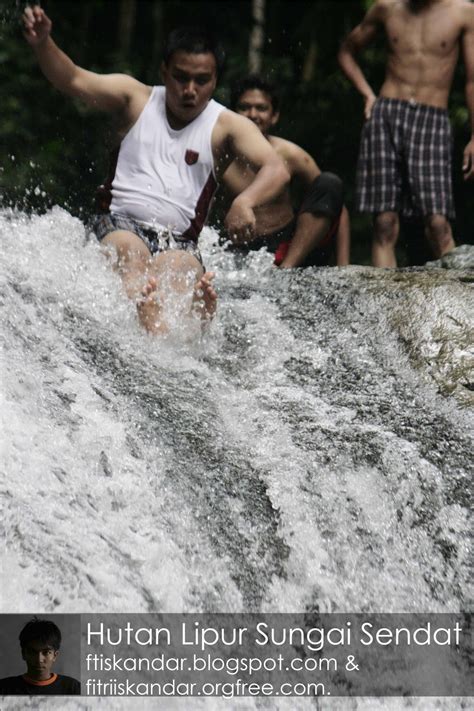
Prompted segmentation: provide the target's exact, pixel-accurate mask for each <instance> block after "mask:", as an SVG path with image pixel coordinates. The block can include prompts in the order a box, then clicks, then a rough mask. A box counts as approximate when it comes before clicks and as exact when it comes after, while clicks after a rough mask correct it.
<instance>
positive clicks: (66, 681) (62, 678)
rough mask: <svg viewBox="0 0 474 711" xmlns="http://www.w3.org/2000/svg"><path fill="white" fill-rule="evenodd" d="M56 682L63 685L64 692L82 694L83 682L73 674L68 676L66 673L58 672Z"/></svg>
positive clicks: (59, 685) (60, 685)
mask: <svg viewBox="0 0 474 711" xmlns="http://www.w3.org/2000/svg"><path fill="white" fill-rule="evenodd" d="M56 684H57V686H58V687H61V689H62V690H63V693H65V694H67V693H69V694H80V693H81V684H80V682H79V681H78V680H77V679H74V677H72V676H66V675H65V674H58V678H57V679H56Z"/></svg>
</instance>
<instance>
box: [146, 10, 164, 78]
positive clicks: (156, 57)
mask: <svg viewBox="0 0 474 711" xmlns="http://www.w3.org/2000/svg"><path fill="white" fill-rule="evenodd" d="M164 14H165V13H164V7H163V2H162V0H154V2H153V10H152V22H153V44H152V48H151V60H150V66H149V70H148V72H147V80H148V82H149V83H150V84H160V83H161V80H160V65H161V58H162V52H163V41H164V37H163V23H164Z"/></svg>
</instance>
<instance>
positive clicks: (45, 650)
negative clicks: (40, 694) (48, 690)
mask: <svg viewBox="0 0 474 711" xmlns="http://www.w3.org/2000/svg"><path fill="white" fill-rule="evenodd" d="M58 654H59V651H58V650H56V649H54V648H53V647H52V646H51V645H50V644H47V643H46V644H45V643H44V642H40V641H38V640H32V641H31V642H28V644H27V645H26V647H23V649H22V653H21V656H22V657H23V659H24V660H25V662H26V666H27V668H28V676H29V677H31V679H35V680H36V681H46V680H47V679H49V678H50V676H51V670H52V668H53V664H54V662H55V661H56V659H57V657H58Z"/></svg>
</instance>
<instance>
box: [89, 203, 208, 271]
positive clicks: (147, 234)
mask: <svg viewBox="0 0 474 711" xmlns="http://www.w3.org/2000/svg"><path fill="white" fill-rule="evenodd" d="M91 230H92V232H94V234H95V236H96V237H97V239H98V240H99V242H101V241H102V240H103V239H104V237H106V236H107V235H108V234H110V232H115V230H128V231H129V232H133V233H134V234H136V235H137V236H138V237H140V239H141V240H143V242H144V243H145V244H146V246H147V247H148V249H149V250H150V252H151V254H159V253H160V252H166V251H167V250H169V249H184V250H185V251H186V252H190V253H191V254H192V255H193V256H194V257H196V259H197V260H198V261H199V262H200V263H201V264H202V257H201V252H200V251H199V249H198V246H197V244H196V242H193V241H192V240H190V239H186V238H184V237H180V236H179V235H175V234H173V233H172V232H170V231H168V230H154V229H152V228H151V227H148V225H145V224H143V223H142V222H138V220H134V219H133V218H131V217H127V216H126V215H119V214H118V213H112V212H107V213H104V214H101V215H96V216H95V218H94V219H93V220H92V223H91Z"/></svg>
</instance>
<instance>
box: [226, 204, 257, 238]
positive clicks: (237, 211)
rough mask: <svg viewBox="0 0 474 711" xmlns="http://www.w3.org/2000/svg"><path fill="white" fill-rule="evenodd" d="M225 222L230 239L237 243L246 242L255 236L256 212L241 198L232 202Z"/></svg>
mask: <svg viewBox="0 0 474 711" xmlns="http://www.w3.org/2000/svg"><path fill="white" fill-rule="evenodd" d="M224 224H225V228H226V230H227V233H228V235H229V237H230V239H231V240H232V242H234V243H235V244H245V243H246V242H249V241H250V240H251V239H252V237H254V236H255V226H256V219H255V213H254V211H253V210H252V208H251V207H250V206H249V205H248V204H246V203H245V202H244V201H243V200H240V199H239V198H236V199H235V200H234V202H233V203H232V205H231V207H230V210H229V212H228V213H227V215H226V218H225V222H224Z"/></svg>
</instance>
